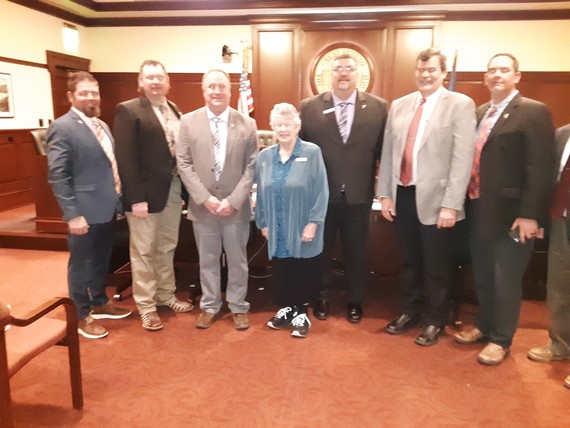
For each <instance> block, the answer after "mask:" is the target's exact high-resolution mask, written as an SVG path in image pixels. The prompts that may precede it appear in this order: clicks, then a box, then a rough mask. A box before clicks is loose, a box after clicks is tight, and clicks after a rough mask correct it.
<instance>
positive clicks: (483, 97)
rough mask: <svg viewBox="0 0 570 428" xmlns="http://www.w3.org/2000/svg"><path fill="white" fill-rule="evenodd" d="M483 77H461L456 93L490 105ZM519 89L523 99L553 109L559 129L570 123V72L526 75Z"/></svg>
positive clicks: (475, 73) (535, 72) (465, 73)
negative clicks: (532, 100)
mask: <svg viewBox="0 0 570 428" xmlns="http://www.w3.org/2000/svg"><path fill="white" fill-rule="evenodd" d="M483 74H484V72H483V71H482V72H480V73H478V72H461V73H457V85H456V88H455V89H456V91H457V92H462V93H464V94H466V95H468V96H470V97H471V98H473V100H475V104H477V105H480V104H483V103H484V102H487V101H488V100H489V91H488V89H487V87H486V86H485V84H484V83H483ZM448 77H449V75H448ZM517 87H518V89H519V91H520V93H521V95H522V96H524V97H527V98H532V99H535V100H538V101H541V102H543V103H545V104H546V105H547V106H548V107H549V108H550V111H551V112H552V120H553V122H554V126H555V127H557V128H558V127H560V126H562V125H565V124H567V123H569V122H570V72H552V73H546V72H538V71H532V72H531V71H529V72H524V71H523V72H522V78H521V81H520V83H519V84H518V85H517Z"/></svg>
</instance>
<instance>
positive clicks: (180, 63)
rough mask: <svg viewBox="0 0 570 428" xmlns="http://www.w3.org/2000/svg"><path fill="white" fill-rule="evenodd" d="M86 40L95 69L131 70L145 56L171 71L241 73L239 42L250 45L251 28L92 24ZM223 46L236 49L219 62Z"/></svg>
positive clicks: (97, 70) (101, 70)
mask: <svg viewBox="0 0 570 428" xmlns="http://www.w3.org/2000/svg"><path fill="white" fill-rule="evenodd" d="M87 40H88V41H89V53H90V55H91V56H90V58H91V59H92V60H93V62H92V63H91V70H92V71H95V72H103V71H115V72H134V71H138V70H139V67H140V65H141V63H142V62H143V61H144V60H145V59H156V60H158V61H160V62H162V63H163V64H164V66H165V67H166V69H167V70H168V72H170V73H204V72H206V71H208V70H209V69H211V68H221V69H223V70H225V71H227V72H229V73H240V72H241V69H242V62H243V61H242V52H241V51H242V47H241V43H240V42H241V41H242V40H247V41H249V45H251V27H250V26H248V25H234V26H198V27H188V26H180V27H178V26H177V27H113V28H99V27H94V28H87ZM223 45H228V46H229V47H230V48H231V49H232V51H234V52H239V55H238V56H234V57H233V59H232V62H231V63H229V64H224V63H223V62H222V46H223Z"/></svg>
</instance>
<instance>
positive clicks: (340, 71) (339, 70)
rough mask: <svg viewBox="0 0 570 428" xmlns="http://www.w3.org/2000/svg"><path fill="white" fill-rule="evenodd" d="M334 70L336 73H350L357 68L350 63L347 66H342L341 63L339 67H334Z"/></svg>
mask: <svg viewBox="0 0 570 428" xmlns="http://www.w3.org/2000/svg"><path fill="white" fill-rule="evenodd" d="M333 71H334V72H335V73H342V72H343V71H346V72H347V73H349V74H350V73H354V72H355V71H356V68H354V67H351V66H350V65H347V66H346V67H342V66H340V65H339V66H338V67H335V68H333Z"/></svg>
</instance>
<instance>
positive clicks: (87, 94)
mask: <svg viewBox="0 0 570 428" xmlns="http://www.w3.org/2000/svg"><path fill="white" fill-rule="evenodd" d="M76 95H77V96H78V97H81V98H89V97H91V98H99V97H100V96H101V95H100V94H99V91H80V92H77V93H76Z"/></svg>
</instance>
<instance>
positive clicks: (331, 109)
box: [323, 107, 334, 114]
mask: <svg viewBox="0 0 570 428" xmlns="http://www.w3.org/2000/svg"><path fill="white" fill-rule="evenodd" d="M333 111H334V107H331V108H328V109H326V110H323V114H329V113H332V112H333Z"/></svg>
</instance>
